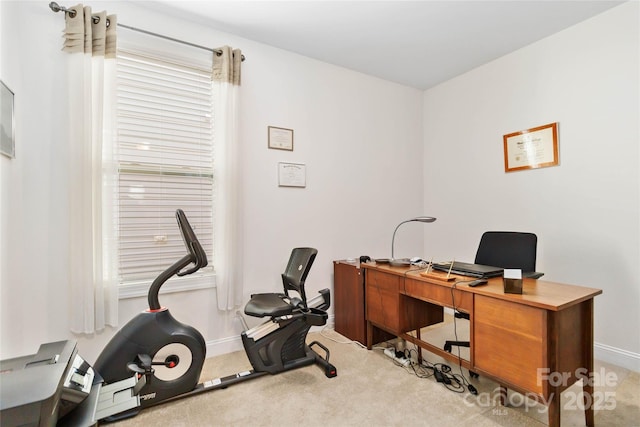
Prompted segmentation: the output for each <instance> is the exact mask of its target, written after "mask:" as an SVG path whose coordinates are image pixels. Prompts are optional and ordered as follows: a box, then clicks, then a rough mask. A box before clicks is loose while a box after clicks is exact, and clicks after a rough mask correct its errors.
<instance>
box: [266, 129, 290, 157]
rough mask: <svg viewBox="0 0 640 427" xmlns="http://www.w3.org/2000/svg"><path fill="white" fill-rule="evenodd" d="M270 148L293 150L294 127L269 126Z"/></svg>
mask: <svg viewBox="0 0 640 427" xmlns="http://www.w3.org/2000/svg"><path fill="white" fill-rule="evenodd" d="M268 134H269V135H268V138H269V142H268V145H269V148H273V149H276V150H288V151H293V129H285V128H278V127H275V126H269V127H268Z"/></svg>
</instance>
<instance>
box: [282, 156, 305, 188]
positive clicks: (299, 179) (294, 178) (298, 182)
mask: <svg viewBox="0 0 640 427" xmlns="http://www.w3.org/2000/svg"><path fill="white" fill-rule="evenodd" d="M278 186H279V187H302V188H304V187H306V186H307V166H306V165H305V164H304V163H285V162H280V163H278Z"/></svg>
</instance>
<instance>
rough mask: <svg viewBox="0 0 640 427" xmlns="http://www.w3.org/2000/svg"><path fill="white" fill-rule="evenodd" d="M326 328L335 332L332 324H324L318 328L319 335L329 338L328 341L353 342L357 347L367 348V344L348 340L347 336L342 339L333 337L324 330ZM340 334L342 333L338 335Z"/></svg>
mask: <svg viewBox="0 0 640 427" xmlns="http://www.w3.org/2000/svg"><path fill="white" fill-rule="evenodd" d="M327 329H328V330H330V331H334V332H335V328H334V327H333V326H329V325H328V324H327V325H325V326H324V327H323V328H322V329H321V330H320V335H321V336H323V337H325V338H326V339H328V340H330V341H333V342H335V343H338V344H355V345H356V346H358V347H360V348H364V349H366V348H367V346H366V345H364V344H362V343H361V342H360V341H354V340H350V339H348V338H345V339H344V340H337V339H336V338H333V337H331V336H329V335H328V334H327V333H326V332H325V330H327ZM337 333H338V332H336V334H337ZM340 336H342V335H340Z"/></svg>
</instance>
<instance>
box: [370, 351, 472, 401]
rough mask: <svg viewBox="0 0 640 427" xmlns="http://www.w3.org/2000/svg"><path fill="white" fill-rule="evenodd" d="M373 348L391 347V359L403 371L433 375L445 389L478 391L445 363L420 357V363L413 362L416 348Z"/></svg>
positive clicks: (423, 376)
mask: <svg viewBox="0 0 640 427" xmlns="http://www.w3.org/2000/svg"><path fill="white" fill-rule="evenodd" d="M373 349H374V350H383V351H384V350H387V349H392V350H393V352H394V354H395V355H396V358H394V359H393V362H394V364H395V365H396V366H401V367H403V368H404V369H405V371H407V372H409V373H412V374H413V375H415V376H416V377H418V378H430V377H433V378H435V380H436V382H439V383H441V384H442V385H443V386H444V387H445V388H446V389H448V390H450V391H453V392H455V393H464V391H465V389H466V390H468V391H469V392H470V393H471V394H474V395H475V394H477V393H478V392H477V390H476V388H475V387H474V386H473V384H471V383H470V382H469V381H468V380H467V379H466V377H465V376H464V374H462V370H461V373H460V374H455V373H453V372H452V370H451V367H450V366H449V365H447V364H445V363H431V362H429V361H428V360H426V359H422V363H417V362H415V360H418V351H417V350H416V349H405V350H404V351H398V350H397V349H396V348H395V347H393V346H387V347H383V346H377V347H374V348H373ZM397 359H401V360H403V361H404V360H407V361H409V363H401V362H398V361H397Z"/></svg>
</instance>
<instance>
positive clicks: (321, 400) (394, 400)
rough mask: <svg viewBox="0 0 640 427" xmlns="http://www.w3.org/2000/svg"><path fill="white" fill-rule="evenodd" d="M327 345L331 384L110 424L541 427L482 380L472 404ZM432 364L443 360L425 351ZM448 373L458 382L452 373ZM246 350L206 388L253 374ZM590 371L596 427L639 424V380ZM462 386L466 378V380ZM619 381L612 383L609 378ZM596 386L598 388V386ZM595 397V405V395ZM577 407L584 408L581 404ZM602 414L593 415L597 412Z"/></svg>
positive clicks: (263, 386) (209, 401)
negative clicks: (504, 403)
mask: <svg viewBox="0 0 640 427" xmlns="http://www.w3.org/2000/svg"><path fill="white" fill-rule="evenodd" d="M309 340H310V341H311V340H318V341H320V342H322V343H323V344H325V345H326V346H327V347H329V349H330V351H331V362H332V363H333V364H334V365H335V366H336V367H337V369H338V376H337V377H336V378H331V379H329V378H326V377H325V375H324V372H323V370H322V369H320V368H319V367H318V366H308V367H305V368H301V369H297V370H293V371H289V372H284V373H281V374H278V375H273V376H271V375H268V376H263V377H259V378H256V379H254V380H250V381H247V382H244V383H240V384H236V385H234V386H231V387H229V388H227V389H221V390H214V391H211V392H207V393H203V394H200V395H197V396H194V397H190V398H187V399H182V400H178V401H175V402H171V403H166V404H163V405H159V406H156V407H152V408H148V409H146V410H144V411H142V412H141V413H140V414H139V415H138V416H136V417H134V418H131V419H128V420H123V421H120V422H118V423H113V424H111V425H113V426H117V427H133V426H190V427H192V426H298V425H304V426H325V425H326V426H402V427H407V426H438V427H440V426H457V427H465V426H469V427H483V426H542V425H545V424H547V423H548V422H547V414H546V412H544V407H543V406H541V405H539V404H534V402H532V401H529V400H525V399H523V398H522V395H519V394H517V393H509V397H508V401H509V402H510V406H508V407H501V406H496V405H495V404H494V403H495V393H494V390H495V389H496V387H497V384H496V383H494V382H492V381H490V380H488V379H487V378H482V377H480V378H479V379H474V380H473V381H472V382H473V384H474V385H475V386H476V388H477V389H478V391H479V395H478V396H472V395H470V394H469V393H468V392H466V390H465V392H464V393H456V392H454V391H450V390H448V389H446V388H445V387H444V386H443V385H442V384H440V383H437V382H436V381H435V379H434V378H433V377H432V376H431V377H428V378H419V377H418V376H416V375H415V374H414V373H413V369H410V368H404V367H401V366H398V365H396V364H395V363H394V361H393V360H392V359H390V358H389V357H387V356H385V355H384V354H383V351H382V350H381V349H374V350H371V351H368V350H366V349H363V348H361V347H360V346H358V345H356V344H354V343H348V342H347V340H346V339H345V338H344V337H342V336H341V335H339V334H337V333H336V332H334V331H332V330H330V329H325V330H324V331H323V332H321V333H320V332H316V333H312V334H310V335H309ZM425 357H426V358H427V360H429V361H430V362H431V363H437V362H440V361H441V360H440V359H438V358H437V357H435V356H433V355H430V354H429V353H425ZM451 367H452V373H458V374H459V368H458V367H457V366H451ZM250 368H251V366H250V364H249V362H248V360H247V358H246V356H245V355H244V352H235V353H231V354H226V355H223V356H217V357H213V358H210V359H207V362H206V363H205V368H204V370H203V373H202V380H203V381H204V380H209V379H214V378H218V377H223V376H226V375H230V374H233V373H235V372H240V371H243V370H248V369H250ZM595 368H596V371H598V372H604V373H606V375H607V376H608V377H609V380H610V381H609V384H596V392H595V395H596V409H597V410H596V413H595V421H596V425H597V426H639V425H640V374H639V373H637V372H630V371H628V370H625V369H623V368H619V367H616V366H612V365H607V364H604V363H600V362H597V363H596V367H595ZM464 374H465V375H466V376H467V378H468V372H466V371H465V372H464ZM613 376H615V381H614V380H612V378H613ZM601 382H602V381H601ZM580 391H581V387H578V385H577V384H576V385H574V386H573V387H571V388H569V389H568V390H566V391H565V392H564V393H563V409H562V425H563V426H582V425H585V424H584V416H583V412H582V411H580V410H578V409H575V408H574V407H575V401H576V399H575V396H580V394H579V393H580ZM598 396H600V397H598ZM579 401H581V400H579ZM598 408H599V409H598Z"/></svg>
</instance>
